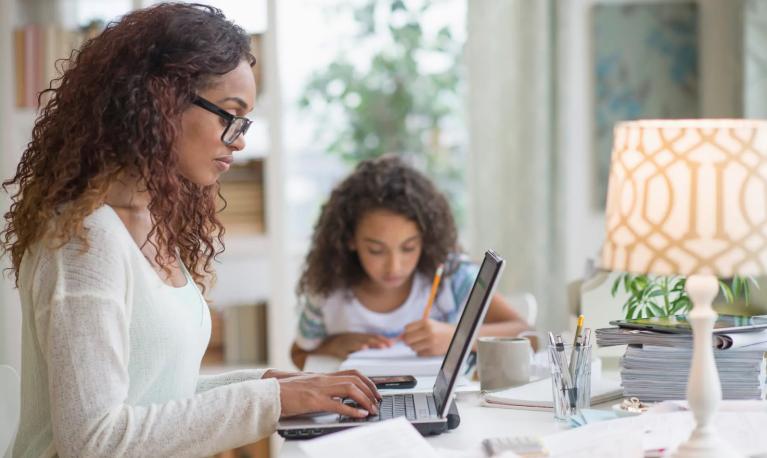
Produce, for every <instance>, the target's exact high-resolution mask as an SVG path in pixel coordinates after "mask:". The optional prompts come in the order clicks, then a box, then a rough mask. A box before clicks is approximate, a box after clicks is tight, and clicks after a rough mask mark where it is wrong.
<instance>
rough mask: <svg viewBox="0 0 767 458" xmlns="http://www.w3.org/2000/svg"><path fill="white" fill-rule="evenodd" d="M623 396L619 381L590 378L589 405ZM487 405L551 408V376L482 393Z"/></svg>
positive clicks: (538, 408) (552, 405)
mask: <svg viewBox="0 0 767 458" xmlns="http://www.w3.org/2000/svg"><path fill="white" fill-rule="evenodd" d="M622 396H623V388H621V385H620V381H618V380H614V379H609V378H605V377H593V378H592V379H591V405H595V404H600V403H602V402H607V401H611V400H613V399H618V398H620V397H622ZM483 398H484V401H485V403H486V404H487V405H490V406H497V407H511V408H517V409H531V410H551V409H553V408H554V404H553V395H552V393H551V378H550V377H547V378H544V379H541V380H537V381H535V382H531V383H528V384H526V385H521V386H517V387H514V388H508V389H505V390H501V391H494V392H492V393H485V394H484V395H483Z"/></svg>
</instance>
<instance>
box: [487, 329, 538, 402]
mask: <svg viewBox="0 0 767 458" xmlns="http://www.w3.org/2000/svg"><path fill="white" fill-rule="evenodd" d="M532 352H533V349H532V347H531V346H530V341H529V340H528V339H524V338H521V337H480V338H479V342H478V345H477V357H478V363H477V368H478V369H477V370H478V371H479V384H480V388H481V389H482V391H491V390H500V389H503V388H509V387H512V386H516V385H522V384H525V383H528V382H529V381H530V359H531V356H532Z"/></svg>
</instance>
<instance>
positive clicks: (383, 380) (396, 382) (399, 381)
mask: <svg viewBox="0 0 767 458" xmlns="http://www.w3.org/2000/svg"><path fill="white" fill-rule="evenodd" d="M370 380H371V381H372V382H373V383H375V384H376V388H378V389H379V390H380V389H383V388H396V389H400V388H413V387H414V386H415V385H416V383H418V381H417V380H416V379H415V377H413V376H412V375H382V376H376V377H370Z"/></svg>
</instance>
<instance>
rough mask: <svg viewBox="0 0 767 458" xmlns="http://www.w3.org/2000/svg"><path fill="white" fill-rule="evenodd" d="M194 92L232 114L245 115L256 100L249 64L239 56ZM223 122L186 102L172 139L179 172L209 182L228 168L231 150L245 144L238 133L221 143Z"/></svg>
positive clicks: (197, 180)
mask: <svg viewBox="0 0 767 458" xmlns="http://www.w3.org/2000/svg"><path fill="white" fill-rule="evenodd" d="M198 95H199V96H200V97H202V98H204V99H206V100H208V101H210V102H212V103H213V104H215V105H217V106H218V107H220V108H222V109H223V110H225V111H227V112H229V113H231V114H233V115H235V116H245V115H246V114H247V113H250V112H251V111H252V110H253V107H254V105H255V103H256V82H255V79H254V78H253V72H252V70H251V68H250V65H248V63H247V62H246V61H244V60H243V61H242V62H240V64H239V65H238V66H237V68H235V69H234V70H232V71H231V72H229V73H227V74H225V75H223V76H220V77H218V78H217V79H216V80H214V81H213V84H211V85H210V86H209V87H208V88H207V89H205V90H203V91H200V93H199V94H198ZM226 124H227V123H226V120H224V119H223V118H222V117H220V116H219V115H217V114H215V113H212V112H210V111H207V110H205V109H203V108H201V107H199V106H197V105H190V106H189V108H188V109H187V110H186V111H185V112H184V113H183V114H182V116H181V133H180V135H179V138H178V140H177V141H176V148H177V151H178V165H179V170H180V172H181V175H183V176H184V177H185V178H186V179H188V180H190V181H191V182H193V183H195V184H198V185H201V186H209V185H212V184H213V183H215V182H216V181H217V180H218V178H219V176H220V175H221V174H222V173H224V172H226V171H227V170H229V166H230V165H231V163H232V160H233V153H234V152H235V151H240V150H242V149H243V148H244V147H245V139H244V138H243V136H242V135H240V136H239V137H237V139H236V140H235V141H234V142H233V143H232V144H231V145H225V144H224V142H222V141H221V134H222V133H223V132H224V129H225V128H226Z"/></svg>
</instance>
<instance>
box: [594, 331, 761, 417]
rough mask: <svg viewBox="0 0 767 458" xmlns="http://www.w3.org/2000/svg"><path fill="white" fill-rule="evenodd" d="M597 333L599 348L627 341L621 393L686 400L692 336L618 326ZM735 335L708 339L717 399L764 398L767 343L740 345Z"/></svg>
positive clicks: (651, 399) (650, 400) (633, 395)
mask: <svg viewBox="0 0 767 458" xmlns="http://www.w3.org/2000/svg"><path fill="white" fill-rule="evenodd" d="M759 333H761V331H759ZM743 334H749V333H743ZM596 335H597V345H599V346H611V345H628V347H627V349H626V353H625V354H624V356H623V357H622V358H621V363H620V365H621V385H622V386H623V396H624V397H637V398H639V399H640V400H642V401H647V402H654V401H665V400H671V399H684V398H686V390H687V378H688V376H689V372H690V364H691V362H692V336H691V335H689V334H667V333H660V332H654V331H645V330H642V331H635V330H628V329H621V328H604V329H597V331H596ZM738 337H740V336H735V344H734V345H733V344H732V342H733V339H731V336H728V335H721V334H720V335H717V336H716V337H715V339H714V341H713V342H712V344H713V345H714V347H715V349H714V360H715V362H716V367H717V369H718V371H719V379H720V381H721V385H722V397H723V398H724V399H763V398H764V394H765V390H764V386H765V361H764V354H765V350H767V343H764V342H762V343H761V344H759V343H753V342H751V343H750V344H748V345H745V344H739V343H738V340H737V339H738ZM752 337H754V336H752ZM751 340H752V341H753V340H754V339H751ZM728 345H729V346H728Z"/></svg>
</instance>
